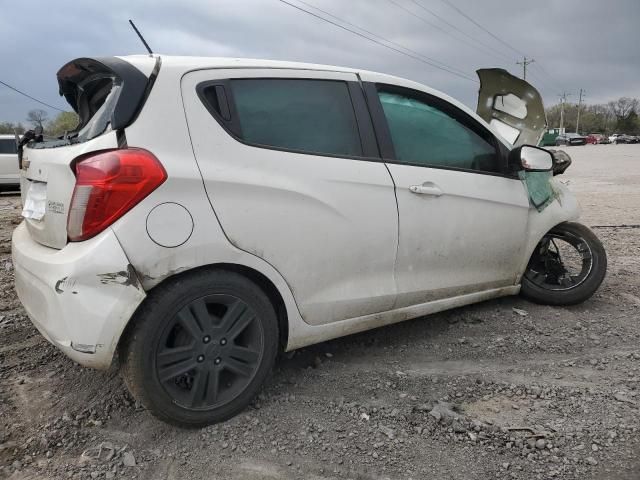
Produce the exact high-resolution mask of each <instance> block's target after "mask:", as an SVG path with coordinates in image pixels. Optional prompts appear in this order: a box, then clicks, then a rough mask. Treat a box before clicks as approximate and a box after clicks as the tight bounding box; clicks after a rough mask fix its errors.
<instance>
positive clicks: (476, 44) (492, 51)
mask: <svg viewBox="0 0 640 480" xmlns="http://www.w3.org/2000/svg"><path fill="white" fill-rule="evenodd" d="M409 1H410V2H411V3H413V4H415V5H416V6H417V7H418V8H420V9H422V10H424V11H425V12H427V13H428V14H430V15H432V16H434V17H435V18H437V19H438V20H440V21H441V22H443V23H445V24H446V25H448V26H449V27H450V28H453V29H454V30H455V31H457V32H459V33H461V34H462V35H464V36H465V37H467V38H468V39H469V40H471V41H472V42H474V43H471V44H470V43H468V42H466V41H465V43H466V44H467V45H471V46H473V47H475V48H478V49H480V50H483V51H485V52H487V53H490V54H491V55H493V56H494V57H495V58H498V57H499V56H500V57H502V59H504V60H507V61H509V62H511V61H513V59H512V58H511V57H508V56H507V55H505V54H504V53H502V52H499V51H497V50H495V49H494V48H493V47H491V46H490V45H487V44H486V43H484V42H481V41H480V40H478V39H477V38H474V37H472V36H471V35H469V34H468V33H467V32H465V31H464V30H461V29H460V28H458V27H456V26H455V25H453V24H452V23H451V22H449V21H447V19H446V18H443V17H442V16H441V15H438V14H437V13H436V12H434V11H433V10H431V9H429V8H427V7H425V6H424V5H422V4H421V3H420V2H417V1H416V0H409ZM420 18H422V17H420ZM446 33H448V34H449V35H451V36H453V34H451V32H446ZM453 38H456V39H458V40H460V41H462V39H461V38H458V37H455V36H453ZM480 46H482V47H484V48H480Z"/></svg>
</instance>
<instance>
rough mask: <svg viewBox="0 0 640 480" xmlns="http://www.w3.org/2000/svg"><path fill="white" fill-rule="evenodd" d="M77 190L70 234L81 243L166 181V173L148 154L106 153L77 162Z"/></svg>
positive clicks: (131, 151)
mask: <svg viewBox="0 0 640 480" xmlns="http://www.w3.org/2000/svg"><path fill="white" fill-rule="evenodd" d="M74 171H75V174H76V186H75V188H74V190H73V197H72V198H71V207H70V208H69V218H68V219H67V234H68V235H69V240H70V241H72V242H78V241H81V240H86V239H88V238H91V237H93V236H94V235H97V234H98V233H100V232H101V231H102V230H104V229H105V228H107V227H108V226H109V225H111V224H112V223H113V222H115V221H116V220H117V219H119V218H120V217H121V216H122V215H124V214H125V213H126V212H127V211H129V210H130V209H131V208H133V207H134V206H135V205H136V204H137V203H139V202H140V201H141V200H142V199H143V198H145V197H146V196H147V195H149V194H150V193H151V192H153V191H154V190H155V189H156V188H158V187H159V186H160V185H161V184H162V182H164V181H165V180H166V179H167V172H165V170H164V168H163V167H162V165H161V164H160V162H159V161H158V159H157V158H156V157H155V156H154V155H153V154H152V153H151V152H148V151H147V150H142V149H139V148H127V149H122V150H107V151H101V152H96V153H92V154H88V155H85V156H82V157H79V158H78V159H76V161H75V165H74Z"/></svg>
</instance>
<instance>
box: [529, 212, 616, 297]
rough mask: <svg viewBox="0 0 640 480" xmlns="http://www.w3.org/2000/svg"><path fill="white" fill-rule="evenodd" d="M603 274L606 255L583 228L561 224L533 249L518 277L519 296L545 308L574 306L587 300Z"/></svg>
mask: <svg viewBox="0 0 640 480" xmlns="http://www.w3.org/2000/svg"><path fill="white" fill-rule="evenodd" d="M606 272H607V254H606V252H605V250H604V247H603V246H602V243H601V242H600V240H598V237H596V236H595V234H594V233H593V232H592V231H591V230H589V229H588V228H587V227H585V226H584V225H581V224H579V223H572V222H565V223H561V224H560V225H558V226H556V227H554V228H553V229H552V230H550V231H549V233H547V234H546V235H545V236H544V237H542V240H540V243H538V245H537V246H536V249H535V250H534V252H533V254H532V255H531V259H530V260H529V264H528V265H527V269H526V271H525V273H524V275H523V278H522V290H521V293H522V295H523V296H525V297H526V298H528V299H529V300H532V301H534V302H537V303H543V304H547V305H574V304H576V303H580V302H584V301H585V300H587V299H588V298H590V297H591V296H592V295H593V294H594V292H595V291H596V290H597V289H598V287H599V286H600V284H601V283H602V280H604V277H605V274H606Z"/></svg>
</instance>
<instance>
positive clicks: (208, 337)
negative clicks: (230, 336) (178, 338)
mask: <svg viewBox="0 0 640 480" xmlns="http://www.w3.org/2000/svg"><path fill="white" fill-rule="evenodd" d="M202 341H203V342H204V343H209V342H210V341H211V337H210V336H209V335H207V336H205V337H204V338H203V339H202Z"/></svg>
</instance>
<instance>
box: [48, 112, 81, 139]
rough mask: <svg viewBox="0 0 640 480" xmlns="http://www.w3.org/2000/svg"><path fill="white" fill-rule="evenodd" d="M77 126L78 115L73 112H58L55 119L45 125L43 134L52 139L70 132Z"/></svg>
mask: <svg viewBox="0 0 640 480" xmlns="http://www.w3.org/2000/svg"><path fill="white" fill-rule="evenodd" d="M77 125H78V115H76V114H75V112H60V113H59V114H58V115H56V117H55V118H54V119H53V120H51V121H50V122H48V123H47V126H46V128H45V133H46V134H47V135H50V136H52V137H57V136H60V135H63V134H64V132H70V131H72V130H74V129H75V128H76V126H77Z"/></svg>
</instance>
